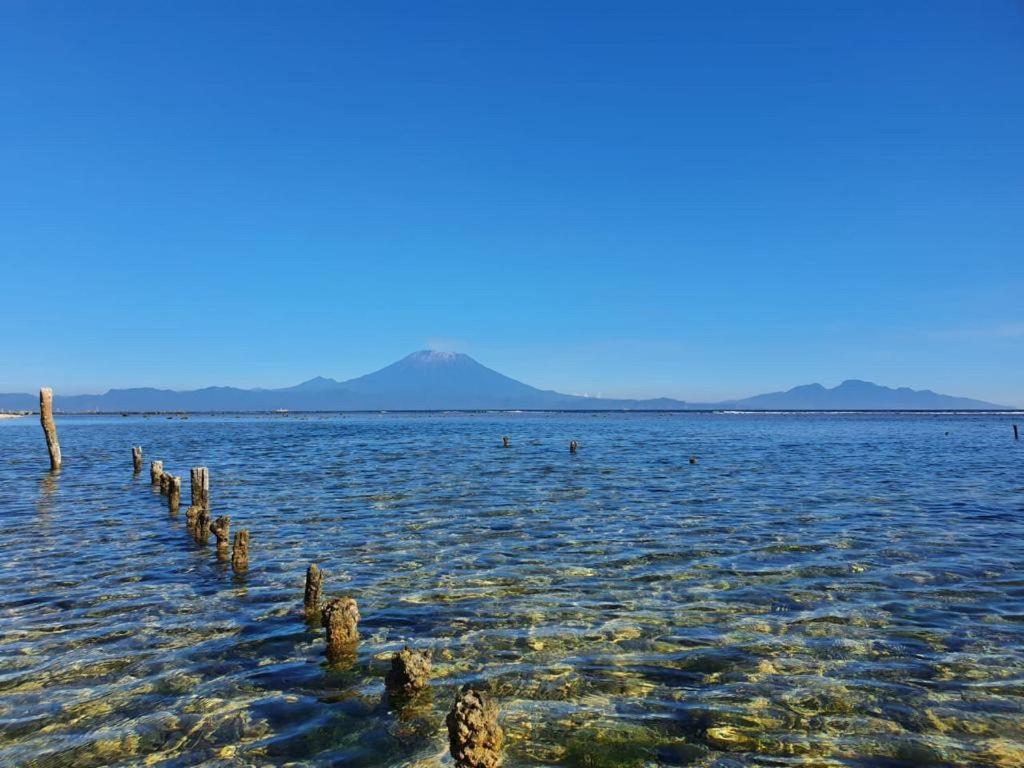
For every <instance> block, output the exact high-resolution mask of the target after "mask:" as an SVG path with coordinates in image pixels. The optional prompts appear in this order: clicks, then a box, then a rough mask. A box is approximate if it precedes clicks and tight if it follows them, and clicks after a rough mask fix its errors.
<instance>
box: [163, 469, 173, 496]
mask: <svg viewBox="0 0 1024 768" xmlns="http://www.w3.org/2000/svg"><path fill="white" fill-rule="evenodd" d="M171 477H172V475H171V473H170V472H161V473H160V493H161V495H163V496H166V495H167V494H168V493H169V492H170V489H171Z"/></svg>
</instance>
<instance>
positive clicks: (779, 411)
mask: <svg viewBox="0 0 1024 768" xmlns="http://www.w3.org/2000/svg"><path fill="white" fill-rule="evenodd" d="M488 413H493V414H507V415H515V414H543V413H557V414H575V413H579V414H659V413H660V414H716V415H721V416H759V415H760V416H771V415H780V416H785V415H794V416H799V415H816V414H817V415H826V416H827V415H831V416H839V415H843V414H850V415H858V414H859V415H870V414H877V415H900V414H907V415H914V414H918V415H929V414H932V415H947V416H986V415H987V416H999V415H1005V416H1011V415H1012V416H1020V415H1024V408H1017V409H1012V408H1009V409H1008V408H999V409H972V408H938V409H925V408H922V409H913V408H833V409H815V408H790V409H783V408H770V409H769V408H765V409H734V408H707V409H705V408H671V409H654V408H622V409H613V408H594V409H582V408H433V409H426V410H417V409H408V410H399V409H388V410H384V409H373V410H358V411H335V410H331V411H280V410H274V411H265V410H264V411H231V410H228V411H60V410H58V411H55V415H57V416H123V417H129V416H166V417H186V416H276V417H278V418H288V417H289V416H344V415H392V414H394V415H401V414H424V415H431V414H434V415H443V414H488ZM31 415H38V412H37V411H33V412H30V413H0V419H17V418H21V417H23V416H31Z"/></svg>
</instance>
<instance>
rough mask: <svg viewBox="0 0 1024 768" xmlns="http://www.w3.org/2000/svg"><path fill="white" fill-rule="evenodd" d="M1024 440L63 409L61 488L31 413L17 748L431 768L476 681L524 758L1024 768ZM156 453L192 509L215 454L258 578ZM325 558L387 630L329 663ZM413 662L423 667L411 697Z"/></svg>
mask: <svg viewBox="0 0 1024 768" xmlns="http://www.w3.org/2000/svg"><path fill="white" fill-rule="evenodd" d="M1010 422H1011V418H1010V417H1008V416H1005V415H983V416H977V415H855V414H848V415H729V414H448V415H388V414H381V415H345V416H323V415H289V416H287V417H284V416H265V417H253V416H246V417H234V416H222V417H196V416H193V417H191V418H189V419H188V420H182V419H178V418H175V419H170V420H168V419H166V418H164V417H152V418H142V417H129V418H111V417H66V418H62V419H59V420H58V429H59V432H60V439H61V444H62V448H63V453H64V461H65V467H64V469H63V470H62V471H61V473H60V474H59V475H56V476H54V475H51V474H50V473H49V472H48V471H47V470H48V460H47V458H46V449H45V444H44V442H43V437H42V433H41V430H40V428H39V424H38V421H37V420H36V419H35V418H34V417H31V418H28V419H21V420H13V421H0V547H2V550H0V551H2V558H0V764H2V765H19V766H22V765H23V766H57V765H66V766H71V765H73V766H108V765H123V766H128V765H161V766H192V765H209V766H214V765H216V766H233V765H239V766H242V765H286V764H290V765H318V766H319V765H346V766H437V765H443V764H446V763H448V762H449V761H448V758H447V752H446V741H445V733H444V728H443V719H444V714H445V712H446V711H447V709H448V707H449V706H450V704H451V701H452V699H453V697H454V693H455V691H456V690H457V689H458V687H459V686H461V685H463V684H465V683H474V684H476V685H479V686H482V687H486V688H487V689H488V690H490V691H491V693H492V695H494V696H495V697H496V698H497V699H498V700H499V701H500V703H501V707H502V722H503V725H504V727H505V730H506V733H507V736H508V748H507V753H506V754H507V757H506V765H508V766H512V767H513V768H516V767H518V766H536V765H565V766H654V765H694V766H719V767H720V768H726V767H728V768H733V767H735V766H789V765H813V766H865V767H866V766H879V767H882V766H886V767H895V766H1020V765H1024V575H1022V573H1021V558H1022V554H1021V553H1022V552H1024V546H1022V545H1024V525H1022V521H1024V472H1022V470H1024V449H1022V448H1021V443H1016V444H1015V443H1014V442H1013V440H1012V432H1011V429H1010ZM502 435H508V436H509V437H510V438H511V441H512V445H511V447H510V448H508V449H503V448H501V436H502ZM570 439H576V440H578V441H579V443H580V451H579V453H578V454H577V455H575V456H570V455H569V453H568V450H567V444H568V441H569V440H570ZM135 443H141V444H142V445H143V446H144V451H145V456H146V461H147V468H148V461H149V460H150V459H153V458H160V459H163V460H164V462H165V467H166V468H167V469H168V470H169V471H173V472H174V473H175V474H180V475H183V476H184V478H185V479H184V492H183V496H184V497H185V499H186V503H187V497H188V469H189V467H191V466H197V465H204V466H207V467H209V468H210V473H211V497H212V506H213V509H212V512H213V515H214V516H216V515H220V514H227V515H230V516H231V518H232V527H233V528H235V529H237V528H239V527H245V528H248V529H249V531H250V533H251V539H252V543H251V553H250V557H251V568H250V570H249V572H248V573H247V574H246V575H245V576H237V575H234V574H233V573H232V572H231V570H230V567H228V566H226V565H225V564H224V563H221V562H218V560H217V558H216V557H215V555H214V548H213V547H212V545H211V546H206V547H202V546H199V545H197V544H196V543H194V542H193V541H192V539H191V538H190V537H189V536H188V535H187V534H186V532H185V522H184V516H185V515H184V506H183V507H182V510H181V512H180V514H179V515H178V516H177V517H174V516H171V515H169V514H168V511H167V508H166V505H165V503H164V499H163V498H162V497H161V496H160V495H159V494H158V493H157V492H154V491H153V490H152V489H151V487H150V485H149V478H148V471H146V472H144V473H143V474H142V475H140V476H137V477H133V474H132V466H131V451H130V447H131V445H132V444H135ZM691 455H695V456H697V457H698V459H699V461H698V463H697V464H696V465H691V464H690V463H689V457H690V456H691ZM313 561H315V562H317V563H319V564H320V565H321V566H322V567H323V568H324V570H325V571H326V572H327V580H326V586H327V591H328V592H329V593H330V594H332V595H333V594H338V595H351V596H353V597H355V598H356V599H357V600H358V602H359V605H360V610H361V612H362V615H363V621H362V623H361V625H360V627H361V634H362V642H361V643H360V645H359V648H358V653H357V654H356V656H355V657H354V658H350V659H345V660H342V661H341V662H339V663H337V664H334V665H327V663H326V661H325V659H324V654H323V637H322V631H321V630H320V629H319V628H318V627H315V626H307V625H306V624H305V623H304V621H303V618H302V613H301V609H302V588H303V578H304V573H305V569H306V566H307V565H308V564H309V563H310V562H313ZM404 644H408V645H411V646H413V647H417V648H424V649H430V650H431V651H432V653H433V657H434V669H435V679H434V683H433V687H432V689H431V690H430V691H429V692H428V693H427V694H426V695H423V696H421V697H419V698H418V699H415V700H414V701H412V702H410V703H408V704H407V705H405V706H402V707H395V706H392V705H391V704H389V703H388V702H387V701H386V700H384V698H383V676H384V673H385V672H386V670H387V668H388V659H389V657H390V654H391V653H393V652H394V651H395V650H397V649H399V648H401V647H402V646H403V645H404Z"/></svg>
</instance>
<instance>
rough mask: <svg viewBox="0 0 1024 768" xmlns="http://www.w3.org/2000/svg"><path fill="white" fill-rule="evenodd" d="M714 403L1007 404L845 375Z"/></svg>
mask: <svg viewBox="0 0 1024 768" xmlns="http://www.w3.org/2000/svg"><path fill="white" fill-rule="evenodd" d="M716 407H729V408H740V409H751V410H815V411H820V410H826V411H827V410H880V411H886V410H1000V409H1003V408H1006V406H1000V405H996V404H994V403H986V402H984V401H982V400H972V399H970V398H968V397H953V396H951V395H940V394H938V393H936V392H932V391H931V390H930V389H910V388H908V387H900V388H899V389H893V388H891V387H883V386H879V385H878V384H872V383H871V382H870V381H860V380H858V379H848V380H846V381H844V382H843V383H842V384H840V385H839V386H836V387H832V388H831V389H827V388H825V387H823V386H822V385H821V384H805V385H804V386H801V387H793V389H790V390H788V391H786V392H771V393H769V394H766V395H756V396H754V397H747V398H744V399H742V400H735V401H732V402H730V403H719V404H718V406H716Z"/></svg>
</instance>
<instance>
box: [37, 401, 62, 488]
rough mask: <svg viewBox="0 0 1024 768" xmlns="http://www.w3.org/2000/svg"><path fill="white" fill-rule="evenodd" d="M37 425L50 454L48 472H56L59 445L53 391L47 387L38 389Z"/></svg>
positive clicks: (58, 464)
mask: <svg viewBox="0 0 1024 768" xmlns="http://www.w3.org/2000/svg"><path fill="white" fill-rule="evenodd" d="M39 423H40V424H42V425H43V434H44V435H46V450H48V451H49V452H50V470H51V471H53V472H56V471H57V470H58V469H60V443H59V442H57V425H56V424H55V423H54V422H53V390H52V389H50V388H49V387H40V389H39Z"/></svg>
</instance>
